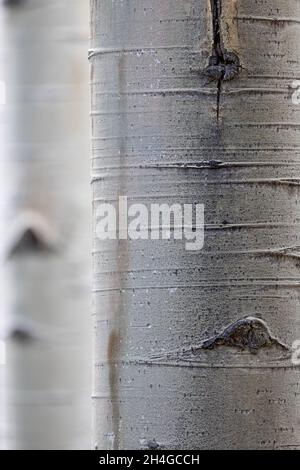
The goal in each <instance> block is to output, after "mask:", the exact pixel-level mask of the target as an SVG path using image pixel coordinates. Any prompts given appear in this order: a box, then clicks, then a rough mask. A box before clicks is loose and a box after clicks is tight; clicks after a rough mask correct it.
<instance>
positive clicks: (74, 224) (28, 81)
mask: <svg viewBox="0 0 300 470" xmlns="http://www.w3.org/2000/svg"><path fill="white" fill-rule="evenodd" d="M6 3H7V4H6V5H1V16H2V22H3V24H4V32H3V36H4V44H3V45H1V47H3V48H5V67H6V69H5V70H6V73H5V77H4V78H5V80H6V89H7V104H6V107H5V122H6V127H7V129H6V135H5V175H6V176H5V178H6V181H7V182H8V187H7V188H6V195H5V204H6V206H8V207H9V213H8V214H7V218H6V225H5V242H6V253H5V255H6V258H7V260H6V265H5V276H6V287H5V292H6V293H7V295H8V298H7V301H6V305H5V310H6V317H7V324H8V326H7V328H6V333H7V334H8V336H9V339H8V340H7V365H6V371H7V380H6V387H7V393H6V396H7V403H6V406H7V412H8V413H7V417H8V424H9V429H8V447H9V448H13V449H79V448H90V429H91V416H90V384H91V367H90V363H91V353H92V351H91V349H92V348H91V340H90V338H91V322H90V320H89V319H90V314H89V310H90V301H89V297H90V295H89V292H90V286H89V284H90V262H89V252H90V243H89V230H90V217H89V165H88V154H89V137H88V136H89V129H88V119H87V116H88V113H89V98H88V87H87V83H88V65H87V59H86V49H87V40H88V4H87V1H86V0H74V1H73V2H69V1H66V0H53V1H50V2H49V1H47V0H24V1H20V2H11V3H10V2H6ZM0 78H1V77H0ZM1 203H2V204H3V201H1Z"/></svg>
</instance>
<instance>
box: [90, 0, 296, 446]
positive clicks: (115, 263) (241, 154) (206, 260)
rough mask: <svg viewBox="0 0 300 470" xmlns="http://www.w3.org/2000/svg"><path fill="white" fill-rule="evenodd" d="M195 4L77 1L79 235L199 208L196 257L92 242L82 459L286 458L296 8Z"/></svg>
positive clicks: (278, 1) (291, 407)
mask: <svg viewBox="0 0 300 470" xmlns="http://www.w3.org/2000/svg"><path fill="white" fill-rule="evenodd" d="M212 3H213V5H214V7H216V6H220V5H221V7H222V12H221V18H218V21H219V23H220V25H221V40H220V38H218V37H216V17H215V18H214V20H215V21H214V22H213V18H212V13H211V8H210V2H209V1H207V0H164V1H161V0H131V1H127V2H124V1H122V0H115V1H114V2H111V1H110V0H92V1H91V33H92V39H91V51H90V61H91V80H92V129H93V130H92V132H93V134H92V143H93V163H92V169H93V197H94V210H95V217H94V226H95V227H96V224H97V222H98V219H97V216H96V211H97V208H98V207H99V204H100V203H101V202H102V201H109V202H112V201H115V202H116V203H117V199H118V197H119V196H120V195H127V196H128V198H129V202H133V201H134V202H142V203H146V204H150V203H154V202H159V203H162V202H164V203H168V204H172V203H174V202H181V203H184V202H185V203H191V202H197V203H204V204H205V245H204V248H203V250H202V251H200V252H186V251H185V248H184V241H182V242H180V241H176V243H174V242H173V241H150V240H139V241H131V240H127V241H126V240H121V241H100V240H99V239H98V238H97V236H96V234H95V238H94V252H93V256H94V314H95V327H96V362H95V388H94V401H93V403H94V444H95V445H96V446H98V448H105V449H108V448H115V449H132V448H135V449H136V448H158V447H160V448H166V449H207V448H215V449H219V448H224V449H229V448H230V449H241V448H245V449H253V448H257V449H273V448H275V449H283V448H299V447H300V427H299V422H300V421H299V409H300V403H299V396H300V393H299V392H300V390H299V369H298V368H297V367H295V366H293V364H292V362H291V360H290V348H291V345H292V343H293V341H294V339H297V338H299V337H300V330H299V329H300V324H299V307H300V305H299V285H300V283H299V281H300V279H299V221H300V219H299V215H300V214H299V191H298V188H299V181H300V180H299V176H300V175H299V161H298V156H299V128H300V124H299V107H298V108H297V106H295V105H293V104H292V98H291V95H292V92H293V91H292V90H291V86H292V83H293V80H294V79H297V78H299V76H300V53H299V47H298V44H299V39H300V29H299V16H300V4H299V2H297V1H295V0H288V1H285V2H282V0H269V1H264V2H249V1H247V0H235V1H230V0H222V2H221V1H220V2H212ZM213 26H214V27H213ZM220 45H221V48H222V50H223V51H221V53H222V54H224V51H225V50H226V51H229V52H230V51H231V52H234V53H235V54H236V55H237V56H238V59H239V64H238V63H236V62H235V63H230V61H229V62H228V61H227V62H226V60H225V59H224V55H223V59H222V60H220V57H219V59H218V60H217V62H216V63H214V60H212V59H211V60H210V59H209V58H210V57H214V55H216V50H217V49H218V47H220ZM221 53H220V50H219V52H218V54H221ZM240 66H241V67H240ZM209 67H216V68H214V69H212V68H209ZM228 67H229V68H228ZM230 67H233V69H234V70H232V68H230ZM225 69H226V70H225ZM225 71H226V74H227V75H228V74H229V73H230V74H231V75H232V77H231V78H233V79H232V80H228V81H227V80H225V79H224V78H225ZM226 78H228V77H226ZM211 79H212V81H210V80H211ZM246 317H250V318H247V319H245V318H246Z"/></svg>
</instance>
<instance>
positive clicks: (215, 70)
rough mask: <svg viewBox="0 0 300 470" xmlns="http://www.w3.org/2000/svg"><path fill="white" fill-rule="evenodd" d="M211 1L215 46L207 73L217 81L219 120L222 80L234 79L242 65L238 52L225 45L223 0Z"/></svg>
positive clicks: (209, 78) (210, 79)
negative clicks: (222, 17)
mask: <svg viewBox="0 0 300 470" xmlns="http://www.w3.org/2000/svg"><path fill="white" fill-rule="evenodd" d="M210 3H211V13H212V25H213V46H212V54H211V56H210V58H209V64H208V67H206V69H205V74H206V76H207V77H208V80H209V81H217V120H219V115H220V100H221V93H222V82H223V80H224V81H226V80H232V79H234V78H235V77H236V76H237V75H238V74H239V70H240V68H241V67H240V61H239V58H238V56H237V54H235V53H234V52H232V51H228V50H227V49H226V48H225V47H224V43H223V38H222V25H221V16H222V0H210Z"/></svg>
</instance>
